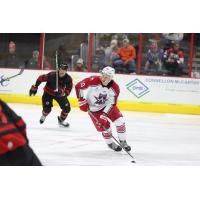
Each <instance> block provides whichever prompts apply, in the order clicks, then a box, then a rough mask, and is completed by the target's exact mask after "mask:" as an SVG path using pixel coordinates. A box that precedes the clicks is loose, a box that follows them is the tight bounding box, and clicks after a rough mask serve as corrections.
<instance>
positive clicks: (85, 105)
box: [78, 98, 89, 112]
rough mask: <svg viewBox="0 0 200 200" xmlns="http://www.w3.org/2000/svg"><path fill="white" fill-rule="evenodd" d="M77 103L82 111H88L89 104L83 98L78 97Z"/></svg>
mask: <svg viewBox="0 0 200 200" xmlns="http://www.w3.org/2000/svg"><path fill="white" fill-rule="evenodd" d="M78 104H79V108H80V110H82V111H83V112H87V111H88V108H89V105H88V102H87V100H86V99H83V98H81V99H79V100H78Z"/></svg>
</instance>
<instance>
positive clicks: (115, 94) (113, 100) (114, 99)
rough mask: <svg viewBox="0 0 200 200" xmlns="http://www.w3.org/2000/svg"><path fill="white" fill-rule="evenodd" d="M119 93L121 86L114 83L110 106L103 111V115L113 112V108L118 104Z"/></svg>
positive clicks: (109, 101) (109, 100)
mask: <svg viewBox="0 0 200 200" xmlns="http://www.w3.org/2000/svg"><path fill="white" fill-rule="evenodd" d="M119 93H120V89H119V86H118V85H117V84H116V83H115V82H114V83H113V86H112V87H111V93H110V95H109V99H108V104H107V106H106V107H105V108H104V109H103V113H105V115H108V114H109V112H110V111H111V110H112V108H113V106H114V105H116V104H117V99H118V96H119Z"/></svg>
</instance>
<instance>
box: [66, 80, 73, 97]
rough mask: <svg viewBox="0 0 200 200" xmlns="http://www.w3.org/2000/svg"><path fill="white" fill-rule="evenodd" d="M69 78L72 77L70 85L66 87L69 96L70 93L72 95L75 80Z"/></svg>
mask: <svg viewBox="0 0 200 200" xmlns="http://www.w3.org/2000/svg"><path fill="white" fill-rule="evenodd" d="M69 77H70V81H69V83H68V84H67V85H66V89H65V94H67V96H69V95H70V93H71V91H72V87H73V80H72V78H71V76H69Z"/></svg>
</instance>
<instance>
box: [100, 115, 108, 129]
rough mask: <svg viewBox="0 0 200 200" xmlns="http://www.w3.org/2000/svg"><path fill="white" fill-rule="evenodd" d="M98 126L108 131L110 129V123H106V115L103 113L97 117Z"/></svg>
mask: <svg viewBox="0 0 200 200" xmlns="http://www.w3.org/2000/svg"><path fill="white" fill-rule="evenodd" d="M99 125H100V126H102V127H103V128H105V129H109V128H110V122H109V121H108V118H107V115H106V113H103V114H102V115H100V117H99Z"/></svg>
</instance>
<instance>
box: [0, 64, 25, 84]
mask: <svg viewBox="0 0 200 200" xmlns="http://www.w3.org/2000/svg"><path fill="white" fill-rule="evenodd" d="M19 68H20V71H19V72H18V73H17V74H15V75H13V76H10V77H8V78H5V79H3V78H2V79H1V84H2V83H3V82H4V81H9V80H10V79H12V78H15V77H16V76H19V75H21V74H22V73H23V71H24V67H19Z"/></svg>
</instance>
